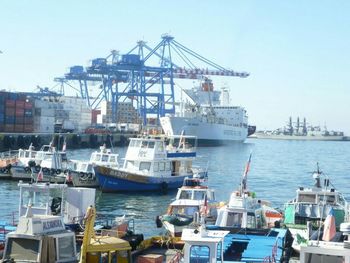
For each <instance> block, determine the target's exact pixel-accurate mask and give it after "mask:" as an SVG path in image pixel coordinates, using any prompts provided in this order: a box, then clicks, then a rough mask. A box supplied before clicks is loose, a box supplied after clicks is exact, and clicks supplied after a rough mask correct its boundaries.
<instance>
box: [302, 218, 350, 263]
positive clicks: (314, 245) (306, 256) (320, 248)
mask: <svg viewBox="0 0 350 263" xmlns="http://www.w3.org/2000/svg"><path fill="white" fill-rule="evenodd" d="M340 231H341V232H342V237H343V240H342V241H341V242H332V241H323V240H310V241H308V242H307V245H305V246H302V247H301V250H300V263H319V262H327V263H343V262H344V263H345V262H346V263H350V241H349V240H350V238H349V235H350V223H348V222H346V223H341V224H340Z"/></svg>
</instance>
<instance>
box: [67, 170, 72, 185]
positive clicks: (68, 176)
mask: <svg viewBox="0 0 350 263" xmlns="http://www.w3.org/2000/svg"><path fill="white" fill-rule="evenodd" d="M66 182H67V183H70V182H72V175H71V174H70V171H68V172H67V175H66Z"/></svg>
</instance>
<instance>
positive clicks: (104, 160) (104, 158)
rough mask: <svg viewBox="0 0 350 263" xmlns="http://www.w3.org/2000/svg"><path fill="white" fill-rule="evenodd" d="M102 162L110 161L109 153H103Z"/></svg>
mask: <svg viewBox="0 0 350 263" xmlns="http://www.w3.org/2000/svg"><path fill="white" fill-rule="evenodd" d="M102 162H108V155H107V154H104V155H102Z"/></svg>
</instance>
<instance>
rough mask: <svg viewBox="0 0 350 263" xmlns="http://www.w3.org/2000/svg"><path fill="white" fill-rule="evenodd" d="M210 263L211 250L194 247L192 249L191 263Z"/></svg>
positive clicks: (204, 247) (205, 247) (203, 247)
mask: <svg viewBox="0 0 350 263" xmlns="http://www.w3.org/2000/svg"><path fill="white" fill-rule="evenodd" d="M197 262H200V263H209V262H210V249H209V247H208V246H200V245H194V246H191V248H190V263H197Z"/></svg>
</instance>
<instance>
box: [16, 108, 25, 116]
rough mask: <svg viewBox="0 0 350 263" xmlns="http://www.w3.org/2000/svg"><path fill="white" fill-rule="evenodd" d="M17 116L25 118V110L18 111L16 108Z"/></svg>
mask: <svg viewBox="0 0 350 263" xmlns="http://www.w3.org/2000/svg"><path fill="white" fill-rule="evenodd" d="M16 116H19V117H23V116H24V109H23V108H22V109H18V108H16Z"/></svg>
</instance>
